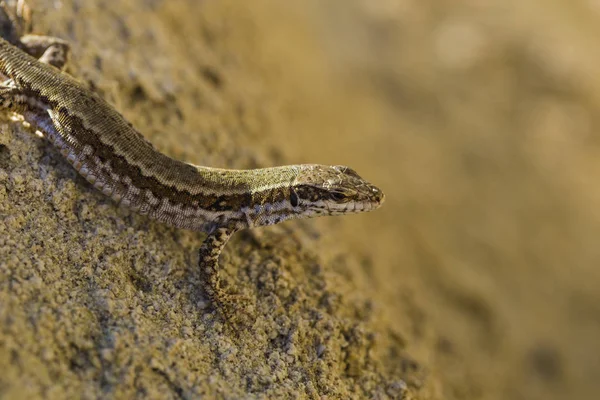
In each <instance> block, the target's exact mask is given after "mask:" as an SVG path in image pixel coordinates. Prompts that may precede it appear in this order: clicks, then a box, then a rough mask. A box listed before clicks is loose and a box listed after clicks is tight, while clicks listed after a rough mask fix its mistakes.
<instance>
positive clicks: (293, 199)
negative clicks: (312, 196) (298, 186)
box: [290, 189, 300, 207]
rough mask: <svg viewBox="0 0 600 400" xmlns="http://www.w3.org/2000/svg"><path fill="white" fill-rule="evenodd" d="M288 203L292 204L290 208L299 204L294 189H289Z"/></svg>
mask: <svg viewBox="0 0 600 400" xmlns="http://www.w3.org/2000/svg"><path fill="white" fill-rule="evenodd" d="M290 203H291V204H292V207H298V204H300V200H298V195H297V194H296V192H295V191H294V189H290Z"/></svg>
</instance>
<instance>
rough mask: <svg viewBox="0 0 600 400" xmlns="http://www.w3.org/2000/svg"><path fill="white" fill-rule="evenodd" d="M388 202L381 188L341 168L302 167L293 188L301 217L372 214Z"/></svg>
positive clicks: (294, 205)
mask: <svg viewBox="0 0 600 400" xmlns="http://www.w3.org/2000/svg"><path fill="white" fill-rule="evenodd" d="M384 199H385V196H384V194H383V192H382V191H381V190H379V188H377V187H376V186H374V185H372V184H370V183H369V182H367V181H365V180H364V179H363V178H361V177H360V176H359V175H358V174H357V173H356V172H355V171H354V170H353V169H351V168H349V167H345V166H341V165H335V166H327V165H302V166H301V168H300V169H299V172H298V176H297V177H296V179H295V181H294V182H293V184H292V185H291V186H290V203H291V206H292V210H293V212H294V214H296V216H297V218H307V217H316V216H319V215H341V214H350V213H358V212H364V211H372V210H375V209H376V208H378V207H379V206H381V204H382V203H383V201H384Z"/></svg>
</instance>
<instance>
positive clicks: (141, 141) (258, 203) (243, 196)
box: [0, 0, 385, 311]
mask: <svg viewBox="0 0 600 400" xmlns="http://www.w3.org/2000/svg"><path fill="white" fill-rule="evenodd" d="M30 20H31V11H30V9H29V7H28V6H27V4H26V3H25V2H24V0H18V2H17V4H16V6H15V5H13V6H12V7H9V6H7V5H6V3H4V2H2V3H0V36H1V37H0V74H1V75H3V76H4V77H5V78H6V80H5V81H4V82H3V83H2V84H1V85H0V108H3V109H4V110H7V111H9V112H14V113H17V114H20V115H21V116H22V117H23V119H24V120H25V121H27V122H28V123H30V124H31V125H32V127H33V128H35V129H36V130H38V131H40V132H41V133H42V134H43V136H44V137H45V138H46V139H47V140H48V141H49V142H50V143H51V144H52V145H54V146H55V147H56V148H57V149H58V151H59V152H60V154H61V155H62V156H63V157H64V158H65V159H66V161H67V162H68V163H69V164H71V165H72V166H73V168H75V170H77V172H78V173H79V174H80V175H81V176H83V177H84V178H85V179H86V180H87V181H88V182H89V183H90V184H91V185H93V186H94V188H96V189H97V190H99V191H101V192H102V193H103V194H104V195H106V196H108V197H110V198H111V199H112V200H114V202H116V203H117V204H119V205H121V206H124V207H128V208H129V209H131V210H133V211H135V212H138V213H140V214H143V215H147V216H149V217H150V218H152V219H155V220H158V221H160V222H163V223H166V224H169V225H171V226H175V227H177V228H183V229H191V230H195V231H202V232H204V233H206V234H207V237H206V239H205V240H204V242H203V243H202V245H201V246H200V249H199V251H198V253H199V257H198V264H199V268H200V271H201V275H202V283H201V286H202V290H203V292H204V293H205V295H206V296H207V298H208V300H209V301H211V303H212V304H213V306H216V307H217V308H219V309H220V310H222V311H223V310H224V309H225V310H226V309H227V307H229V306H231V304H232V303H233V302H234V297H236V296H234V295H232V294H229V293H227V291H225V290H224V289H222V288H221V286H220V278H219V268H218V265H219V256H220V254H221V252H222V250H223V248H224V247H225V245H226V244H227V242H228V241H229V239H230V238H231V237H232V235H233V234H235V233H236V232H238V231H240V230H243V229H251V228H256V227H262V226H267V225H273V224H278V223H280V222H283V221H286V220H290V219H298V218H309V217H316V216H322V215H342V214H349V213H358V212H365V211H371V210H374V209H376V208H378V207H379V206H381V205H382V203H383V202H384V199H385V196H384V194H383V192H382V191H381V190H380V189H379V188H378V187H376V186H375V185H373V184H371V183H369V182H368V181H366V180H364V179H363V178H361V176H360V175H358V173H357V172H356V171H354V170H353V169H351V168H349V167H346V166H339V165H331V166H330V165H320V164H301V165H287V166H278V167H270V168H258V169H247V170H241V169H223V168H213V167H206V166H197V165H193V164H190V163H186V162H183V161H179V160H176V159H173V158H171V157H169V156H167V155H165V154H163V153H161V152H160V151H158V150H157V149H155V148H154V146H153V145H152V144H151V143H150V142H149V141H147V140H146V139H145V138H144V137H143V136H142V134H140V133H139V132H138V131H137V130H136V129H135V128H134V127H133V126H132V124H131V123H130V122H128V121H127V120H126V119H125V118H124V117H123V116H122V115H121V114H120V113H119V112H118V111H117V110H115V109H114V108H113V107H112V106H111V105H110V104H109V103H108V102H107V101H105V100H104V99H103V98H102V97H101V96H99V95H98V94H96V93H95V92H93V91H91V90H89V89H88V88H86V87H85V86H84V85H83V84H82V83H80V82H79V81H77V80H76V79H75V78H73V77H72V76H70V75H69V74H67V73H66V72H64V71H63V69H64V68H65V65H66V63H67V59H68V54H69V50H70V48H69V45H68V43H67V42H66V41H64V40H61V39H58V38H54V37H49V36H39V35H32V34H31V33H30V30H31V24H30Z"/></svg>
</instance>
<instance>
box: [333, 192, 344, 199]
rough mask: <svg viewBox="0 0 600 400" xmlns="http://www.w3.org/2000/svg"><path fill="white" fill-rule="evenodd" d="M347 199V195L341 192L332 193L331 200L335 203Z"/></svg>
mask: <svg viewBox="0 0 600 400" xmlns="http://www.w3.org/2000/svg"><path fill="white" fill-rule="evenodd" d="M345 198H346V195H345V194H344V193H341V192H332V193H331V199H332V200H335V201H343V200H344V199H345Z"/></svg>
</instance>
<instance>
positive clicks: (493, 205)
mask: <svg viewBox="0 0 600 400" xmlns="http://www.w3.org/2000/svg"><path fill="white" fill-rule="evenodd" d="M244 13H245V14H244ZM241 14H243V15H244V16H245V18H247V19H248V20H249V21H252V24H255V26H256V31H257V36H256V37H252V38H251V39H249V40H252V41H253V42H254V43H259V45H255V46H256V47H257V48H258V50H257V51H256V53H255V54H254V56H255V59H256V63H257V65H258V68H265V70H268V71H269V73H268V74H265V76H267V78H265V79H266V80H267V82H268V85H270V87H269V86H267V89H266V90H268V92H269V93H271V94H275V95H276V96H279V97H280V100H281V103H280V104H281V108H280V109H279V110H277V112H276V113H275V114H276V115H275V116H274V117H273V119H274V121H284V122H281V124H282V126H285V130H282V131H281V134H280V135H278V136H277V137H276V138H274V139H273V140H274V143H275V145H274V147H277V148H281V149H283V152H284V154H285V157H284V159H286V160H292V161H298V162H309V161H310V162H322V163H340V164H351V165H352V167H353V168H355V169H356V170H357V171H359V173H361V175H363V176H365V177H366V178H368V179H370V180H372V181H373V182H375V183H376V184H378V185H380V187H381V188H382V189H383V190H384V192H385V193H386V195H387V202H386V204H385V205H384V207H383V208H382V209H381V210H378V211H377V212H374V213H372V214H368V215H361V216H357V217H354V218H344V219H340V220H339V221H338V220H336V221H335V222H331V221H329V220H323V221H318V222H317V224H321V225H329V224H338V225H339V226H341V227H339V226H338V227H337V230H336V231H335V232H336V235H335V237H331V238H329V239H325V240H330V241H332V242H336V243H339V242H344V241H345V242H349V243H350V245H349V246H348V248H353V249H354V250H355V251H356V252H357V254H359V255H361V254H362V255H363V256H364V257H365V258H366V259H368V260H369V262H367V263H365V264H366V267H365V271H364V277H365V279H366V280H368V282H369V285H370V286H371V287H372V288H373V293H372V296H373V298H374V301H375V304H376V305H377V306H378V307H379V310H380V311H381V312H383V313H384V315H385V318H386V319H387V320H388V321H389V324H390V331H389V332H396V336H401V338H400V339H399V340H401V341H402V342H403V343H404V347H405V348H406V350H407V351H408V352H409V353H410V354H411V355H412V356H414V358H415V359H416V360H417V361H418V362H419V364H420V365H422V366H423V367H424V370H425V371H426V376H427V377H426V378H425V379H426V380H429V382H437V383H438V386H437V395H436V396H435V397H437V396H439V397H440V398H445V399H567V398H568V399H594V398H599V397H598V396H600V390H599V389H600V291H599V290H598V282H600V269H599V266H598V261H599V260H600V254H599V253H600V246H598V244H597V243H596V242H597V240H598V237H599V236H600V189H599V188H600V185H598V184H597V181H598V177H600V147H599V140H598V134H597V131H598V126H599V123H600V120H599V118H598V114H597V110H598V103H599V102H600V74H598V72H597V71H598V68H599V66H600V46H599V44H600V42H599V38H600V24H599V22H600V2H598V1H593V0H589V1H584V0H581V1H566V0H563V1H556V0H547V1H541V0H526V1H505V0H502V1H485V2H482V1H422V0H419V1H416V0H329V1H327V2H322V1H303V2H285V4H282V3H280V2H277V1H266V0H265V1H260V2H257V3H253V4H252V6H247V9H246V10H244V12H243V13H241ZM274 123H275V124H276V123H277V122H274ZM275 128H277V126H275ZM275 128H274V131H277V129H275ZM342 235H343V236H344V237H340V236H342ZM399 332H401V333H399ZM384 336H387V335H384ZM391 336H392V337H393V336H394V335H391ZM384 357H385V356H384Z"/></svg>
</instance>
